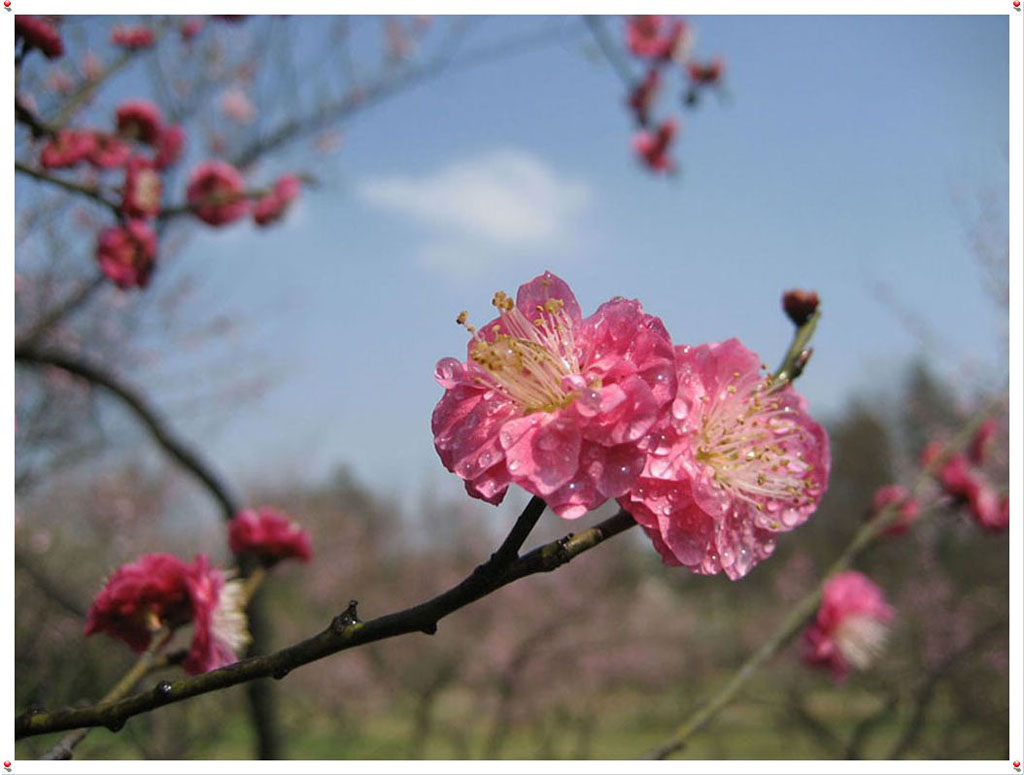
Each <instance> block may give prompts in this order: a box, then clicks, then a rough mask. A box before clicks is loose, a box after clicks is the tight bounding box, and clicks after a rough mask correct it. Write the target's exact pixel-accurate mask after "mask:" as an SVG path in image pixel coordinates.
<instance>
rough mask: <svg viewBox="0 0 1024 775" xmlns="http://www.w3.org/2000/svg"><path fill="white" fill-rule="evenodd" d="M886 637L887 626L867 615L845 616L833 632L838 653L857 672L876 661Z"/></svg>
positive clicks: (887, 635)
mask: <svg viewBox="0 0 1024 775" xmlns="http://www.w3.org/2000/svg"><path fill="white" fill-rule="evenodd" d="M888 637H889V627H888V625H887V624H886V623H885V622H883V621H881V620H879V619H878V618H876V617H874V616H869V615H863V616H856V615H854V616H847V617H846V618H845V619H843V621H842V622H841V623H840V625H839V626H838V627H837V628H836V631H835V641H836V646H837V647H838V648H839V652H840V653H841V654H842V655H843V657H844V658H845V659H846V661H847V662H849V663H850V664H851V665H853V666H854V667H856V668H857V669H859V670H864V669H865V668H867V667H869V666H870V665H871V663H872V662H874V661H875V660H876V659H878V657H879V656H880V655H881V653H882V651H883V649H884V648H885V642H886V640H887V639H888Z"/></svg>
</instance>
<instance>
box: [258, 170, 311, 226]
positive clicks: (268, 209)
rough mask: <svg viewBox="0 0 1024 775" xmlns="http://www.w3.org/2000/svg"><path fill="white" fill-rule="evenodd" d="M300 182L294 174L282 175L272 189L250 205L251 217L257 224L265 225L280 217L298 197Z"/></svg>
mask: <svg viewBox="0 0 1024 775" xmlns="http://www.w3.org/2000/svg"><path fill="white" fill-rule="evenodd" d="M301 188H302V183H301V182H300V181H299V179H298V177H296V176H295V175H282V176H281V177H280V178H278V179H277V182H276V183H275V184H274V189H273V190H272V191H271V192H270V193H269V194H267V195H266V196H264V197H261V198H260V199H258V200H256V202H255V203H254V204H253V206H252V219H253V220H254V221H255V222H256V224H257V225H259V226H266V225H268V224H271V223H273V222H275V221H277V220H279V219H280V218H281V216H282V215H284V214H285V212H286V211H287V210H288V207H289V206H290V205H291V203H292V202H293V201H294V200H295V199H296V198H298V196H299V191H300V190H301Z"/></svg>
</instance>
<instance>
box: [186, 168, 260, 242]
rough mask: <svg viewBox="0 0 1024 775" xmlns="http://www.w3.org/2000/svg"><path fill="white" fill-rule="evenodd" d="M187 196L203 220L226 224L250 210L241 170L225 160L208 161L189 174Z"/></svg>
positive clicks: (213, 224)
mask: <svg viewBox="0 0 1024 775" xmlns="http://www.w3.org/2000/svg"><path fill="white" fill-rule="evenodd" d="M185 197H186V199H187V201H188V203H189V206H190V207H191V208H192V211H193V212H194V213H195V215H196V217H197V218H199V220H201V221H205V222H206V223H208V224H210V225H211V226H223V225H224V224H227V223H231V222H233V221H237V220H238V219H239V218H241V217H242V216H244V215H245V214H246V213H247V212H248V211H249V202H248V200H247V199H246V197H245V181H244V180H243V179H242V175H241V173H240V172H239V171H238V170H237V169H235V168H234V167H232V166H231V165H230V164H228V163H226V162H223V161H216V160H214V161H207V162H203V163H202V164H200V165H198V166H197V167H196V168H195V169H194V170H193V171H192V174H191V175H190V176H189V179H188V188H187V189H186V192H185Z"/></svg>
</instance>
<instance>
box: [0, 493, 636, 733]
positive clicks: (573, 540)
mask: <svg viewBox="0 0 1024 775" xmlns="http://www.w3.org/2000/svg"><path fill="white" fill-rule="evenodd" d="M635 524H636V522H635V521H634V520H633V517H632V516H630V515H629V514H628V513H626V512H625V511H619V512H618V513H617V514H616V515H615V516H613V517H610V518H609V519H606V520H604V521H603V522H601V523H600V524H598V525H596V526H594V527H592V528H590V529H589V530H585V531H584V532H582V533H579V534H578V535H572V534H570V535H568V536H565V537H564V538H561V539H558V540H557V541H552V542H550V543H547V544H544V545H542V546H539V547H537V548H536V549H534V550H533V551H531V552H529V553H527V554H525V555H523V556H522V557H519V558H518V559H516V560H514V561H513V562H511V563H510V564H509V565H507V566H506V567H505V569H504V570H503V571H501V572H500V573H498V574H493V573H490V572H487V571H485V570H484V566H478V567H477V569H476V570H474V572H473V573H471V574H470V575H469V576H468V577H466V578H465V579H464V580H463V581H462V582H460V583H459V584H457V585H455V586H454V587H452V588H451V589H449V590H447V591H446V592H443V593H441V594H440V595H437V596H436V597H434V598H431V599H430V600H428V601H426V602H424V603H420V604H419V605H416V606H413V607H411V608H407V609H404V610H402V611H398V612H396V613H392V614H387V615H385V616H381V617H379V618H377V619H372V620H370V621H368V622H360V621H359V620H358V618H357V617H356V615H355V610H354V609H355V606H354V605H350V606H349V609H348V610H347V611H346V612H345V613H344V614H341V615H339V616H337V617H335V619H334V620H333V621H332V622H331V624H330V625H329V626H328V627H327V628H326V629H325V630H323V631H322V632H320V633H318V634H317V635H314V636H313V637H311V638H308V639H306V640H304V641H301V642H299V643H296V644H294V645H292V646H288V647H287V648H284V649H281V650H280V651H276V652H274V653H272V654H267V655H264V656H256V657H250V658H248V659H245V660H242V661H241V662H236V663H235V664H233V665H228V666H226V667H222V668H219V669H217V670H213V671H211V672H209V673H203V674H201V675H197V676H193V677H191V678H184V679H181V680H178V681H175V682H173V683H172V684H171V685H170V687H169V688H168V687H166V686H162V687H161V691H159V692H157V691H146V692H141V693H139V694H135V695H133V696H131V697H127V698H125V699H123V700H119V701H117V702H112V703H101V704H98V705H93V706H90V707H85V708H74V709H67V710H58V711H53V712H45V711H36V712H31V711H30V712H28V713H26V714H24V715H22V716H20V717H19V718H18V719H17V721H16V722H15V737H16V738H18V739H20V738H23V737H31V736H34V735H41V734H46V733H49V732H60V731H64V730H67V729H76V728H79V727H95V726H106V727H109V728H114V729H119V728H120V727H121V725H123V724H124V722H125V720H126V719H128V718H130V717H132V716H136V715H138V714H139V713H145V712H147V711H150V710H153V709H154V708H157V707H159V706H161V705H167V704H170V703H175V702H180V701H182V700H185V699H188V698H190V697H196V696H198V695H201V694H207V693H209V692H213V691H218V690H220V689H225V688H227V687H229V686H235V685H237V684H241V683H246V682H248V681H253V680H256V679H259V678H266V677H268V676H273V677H274V678H284V677H285V676H286V675H287V674H288V673H289V672H290V671H291V670H294V669H295V668H297V667H301V666H302V665H306V664H309V663H310V662H314V661H316V660H319V659H323V658H324V657H327V656H330V655H331V654H336V653H338V652H339V651H345V650H347V649H350V648H354V647H356V646H362V645H365V644H367V643H373V642H376V641H379V640H384V639H386V638H393V637H396V636H398V635H405V634H407V633H412V632H434V631H436V627H437V622H438V621H439V620H440V619H442V618H444V617H445V616H447V615H449V614H451V613H452V612H453V611H457V610H458V609H460V608H463V607H464V606H467V605H469V604H470V603H473V602H474V601H476V600H479V599H480V598H482V597H485V596H487V595H489V594H490V593H492V592H494V591H495V590H496V589H499V588H501V587H504V586H506V585H507V584H511V583H512V582H514V581H517V580H519V579H521V578H524V577H526V576H530V575H533V574H534V573H547V572H550V571H553V570H555V569H556V568H559V567H561V566H562V565H565V564H566V563H568V562H570V561H571V560H572V559H573V558H575V557H577V556H579V555H580V554H583V553H584V552H586V551H589V550H590V549H593V548H594V547H596V546H598V545H600V544H601V543H603V542H604V541H607V540H608V539H609V538H612V537H613V536H616V535H618V534H619V533H622V532H624V531H626V530H628V529H629V528H631V527H633V526H634V525H635Z"/></svg>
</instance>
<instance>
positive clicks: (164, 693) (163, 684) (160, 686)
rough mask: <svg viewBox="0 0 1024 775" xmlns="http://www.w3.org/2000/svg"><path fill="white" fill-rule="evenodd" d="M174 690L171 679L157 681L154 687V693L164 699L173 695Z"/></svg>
mask: <svg viewBox="0 0 1024 775" xmlns="http://www.w3.org/2000/svg"><path fill="white" fill-rule="evenodd" d="M172 691H173V687H172V686H171V683H170V681H160V682H159V683H157V685H156V686H154V687H153V694H155V695H156V696H157V697H159V698H160V699H162V700H166V699H167V698H169V697H170V696H171V692H172Z"/></svg>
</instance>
